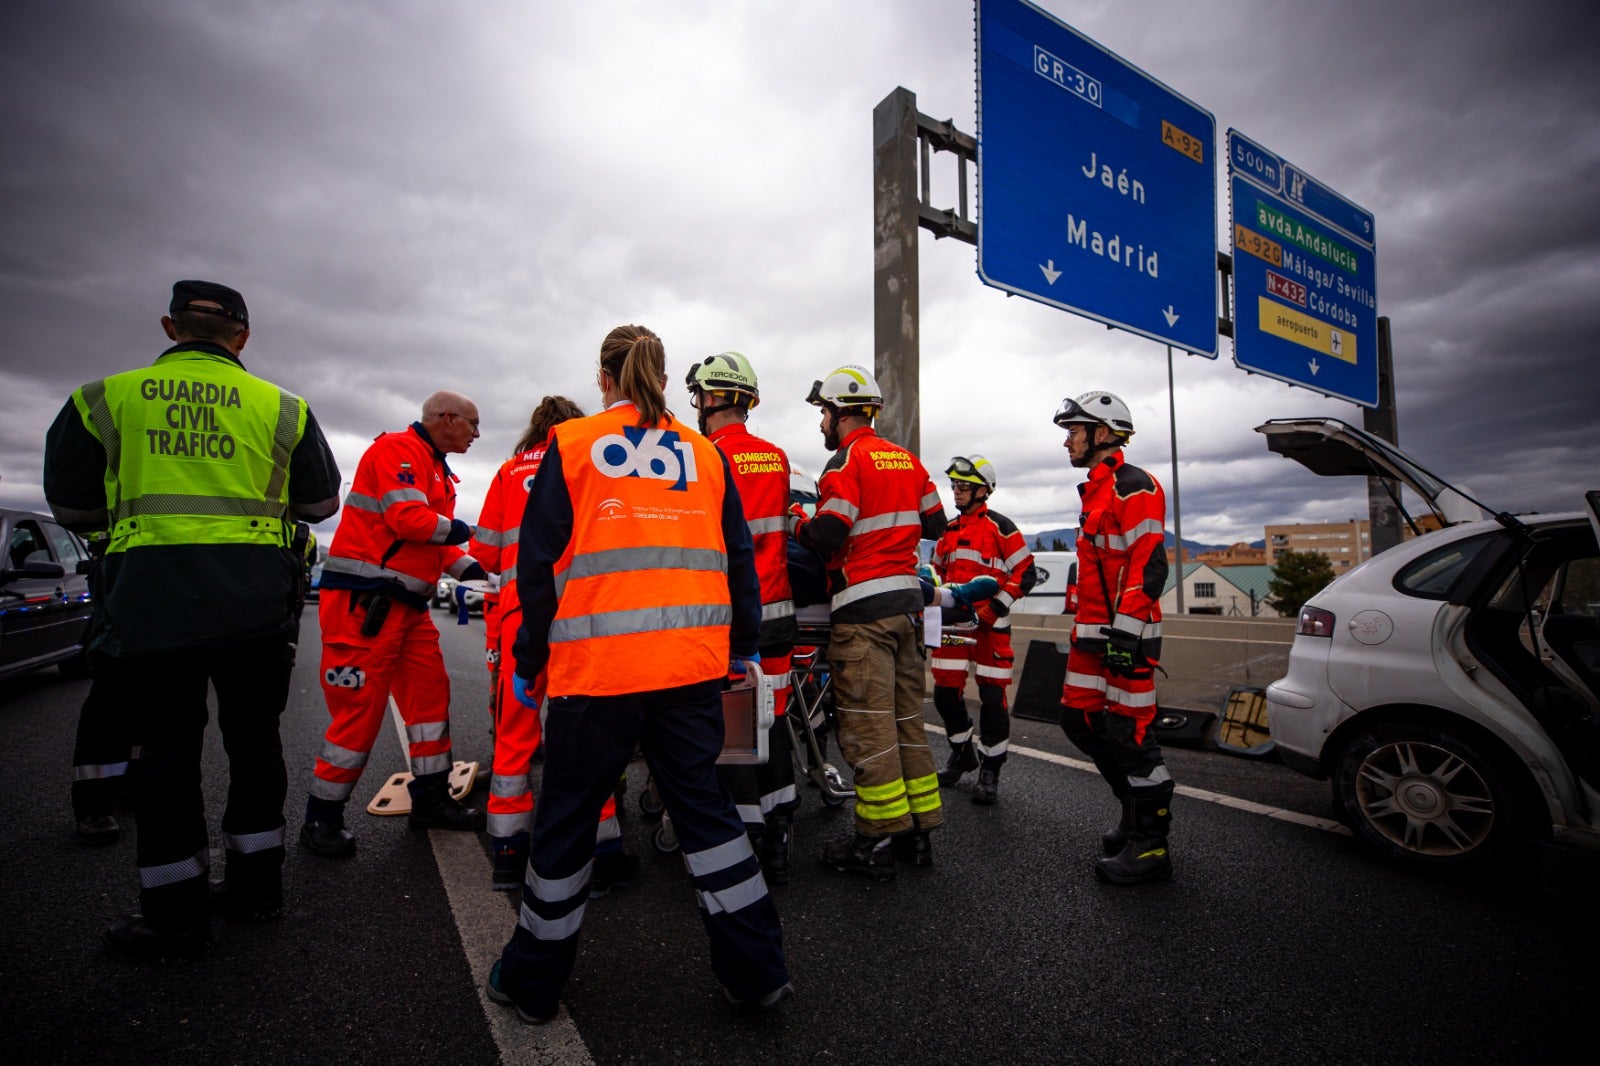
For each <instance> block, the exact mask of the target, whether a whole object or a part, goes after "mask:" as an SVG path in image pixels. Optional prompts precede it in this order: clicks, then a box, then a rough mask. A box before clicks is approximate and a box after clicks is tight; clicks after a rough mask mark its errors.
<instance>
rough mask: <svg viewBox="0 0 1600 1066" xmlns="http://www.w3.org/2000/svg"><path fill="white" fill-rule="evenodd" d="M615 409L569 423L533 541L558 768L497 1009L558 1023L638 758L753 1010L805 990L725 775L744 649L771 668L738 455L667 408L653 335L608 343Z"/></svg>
mask: <svg viewBox="0 0 1600 1066" xmlns="http://www.w3.org/2000/svg"><path fill="white" fill-rule="evenodd" d="M597 384H598V385H599V387H600V390H601V396H602V400H603V402H604V403H605V405H606V409H605V410H604V411H602V412H601V413H600V414H597V415H591V416H590V417H588V418H576V419H572V420H571V421H568V422H563V423H562V424H561V425H559V426H557V427H556V429H555V433H554V435H553V437H552V438H551V445H550V447H549V449H548V450H547V451H546V453H545V457H544V461H543V462H542V464H541V465H540V467H539V473H538V474H537V475H535V476H534V479H533V485H532V487H531V489H530V493H529V498H528V507H527V511H526V512H525V516H524V518H523V522H522V529H521V530H520V533H519V537H518V544H517V591H518V593H519V594H520V596H521V598H522V612H523V615H522V628H521V630H520V632H519V634H518V636H517V643H516V647H515V651H514V654H515V657H516V681H515V682H514V684H515V685H516V687H517V690H518V692H519V693H521V694H522V695H521V696H519V699H525V700H526V701H528V702H531V701H532V696H531V692H532V690H533V687H534V684H535V679H537V678H538V677H539V674H540V672H541V671H545V680H546V691H547V693H548V697H549V706H548V707H547V714H546V717H545V724H544V740H543V743H544V747H545V761H544V772H543V775H542V778H541V783H540V791H539V800H538V803H537V804H535V806H534V814H533V838H532V841H531V845H530V849H531V854H530V856H529V869H528V876H527V883H526V885H525V886H524V888H523V893H522V910H521V914H520V916H519V918H518V920H517V927H516V929H515V930H514V931H513V933H512V935H511V940H510V942H509V943H507V944H506V946H505V949H504V950H503V951H502V952H501V955H500V958H499V960H498V961H496V962H495V964H494V966H493V967H491V968H490V971H489V980H488V995H489V998H490V999H491V1000H493V1001H494V1002H496V1003H500V1004H502V1005H504V1006H507V1007H511V1008H514V1009H515V1010H516V1012H517V1014H518V1016H519V1017H520V1018H521V1019H522V1020H523V1021H524V1022H527V1023H529V1024H535V1025H537V1024H542V1023H544V1022H548V1021H550V1020H551V1019H552V1018H554V1017H555V1016H556V1013H557V1010H558V1006H559V1000H560V996H561V991H562V989H563V988H564V987H565V985H566V983H567V978H568V977H569V976H571V974H572V967H573V962H574V960H575V959H576V957H577V951H578V932H579V929H580V928H581V927H582V924H583V912H584V908H585V906H586V905H587V903H588V900H589V880H590V875H591V873H592V871H593V868H594V825H595V818H596V817H597V816H598V815H599V813H600V808H601V806H602V805H603V804H604V803H605V801H606V798H607V797H608V796H610V795H611V794H612V790H613V789H614V788H615V786H616V783H617V777H618V775H620V774H621V773H622V770H623V768H624V767H626V766H627V764H628V760H629V759H630V758H631V757H632V755H633V752H634V749H635V747H636V746H637V747H638V748H639V749H640V750H641V751H642V752H643V754H644V758H645V761H646V763H647V764H648V765H649V767H650V773H651V775H652V776H653V778H654V779H655V781H656V782H657V783H658V784H659V785H660V787H661V795H662V799H663V800H665V802H666V808H667V813H668V814H669V815H671V817H672V823H673V826H674V828H675V829H676V830H677V834H678V839H679V841H680V842H681V843H682V845H683V858H684V864H685V865H686V866H687V867H688V870H689V880H690V882H691V884H692V885H693V886H694V891H695V897H696V899H697V900H698V901H699V905H700V919H701V921H702V923H703V924H704V926H705V930H706V937H707V939H708V941H709V943H710V955H711V969H712V972H713V973H714V974H715V975H716V978H717V980H718V981H719V982H720V983H721V985H722V987H723V991H724V994H725V995H726V996H727V998H728V999H729V1000H730V1001H731V1002H732V1003H734V1004H735V1005H736V1006H739V1007H744V1008H748V1009H751V1010H770V1009H773V1008H776V1007H777V1006H778V1005H779V1004H780V1003H781V1002H783V1000H784V999H786V998H787V997H788V996H789V994H790V991H791V989H790V986H789V974H788V970H787V969H786V968H785V965H784V959H783V934H782V930H781V928H780V926H779V923H778V911H777V908H776V907H775V906H774V905H773V902H772V898H771V896H770V895H769V894H768V892H767V884H766V881H765V880H764V879H763V877H762V875H761V869H760V867H759V865H758V864H757V860H756V855H755V851H754V850H753V849H752V848H751V847H750V841H749V838H748V837H746V836H745V830H744V824H743V823H742V822H741V821H740V820H739V815H738V813H737V812H736V811H735V810H734V805H733V799H732V798H731V797H730V796H729V795H728V792H727V790H726V789H724V788H723V787H722V785H721V784H720V783H719V782H718V780H717V774H716V760H717V756H718V754H719V753H720V752H721V750H722V744H723V715H722V686H723V684H724V682H725V681H726V679H727V676H728V670H729V665H730V664H729V657H730V654H731V655H732V656H734V657H736V658H739V659H746V660H755V659H757V658H758V656H757V653H756V637H757V633H758V630H759V626H760V621H761V592H760V586H759V584H758V583H757V580H756V571H755V558H754V551H753V550H752V547H751V543H750V529H749V527H748V526H747V525H746V524H745V518H744V511H743V510H742V509H741V507H740V503H739V493H738V490H737V489H736V488H735V487H734V485H733V483H732V481H731V478H730V475H729V472H728V465H727V461H726V460H725V459H724V458H723V457H722V454H721V453H720V452H718V451H717V449H716V448H715V447H714V446H713V445H712V444H711V442H710V441H708V440H706V439H705V438H704V437H702V436H701V435H700V434H698V433H696V432H695V431H694V430H692V429H690V428H689V427H688V426H686V425H684V424H683V423H682V422H679V421H678V420H677V419H676V418H674V417H672V413H671V412H670V411H669V410H667V406H666V398H665V395H664V393H663V389H664V388H665V386H666V352H665V350H664V349H663V348H662V345H661V340H660V338H658V337H657V336H656V335H655V334H654V333H652V332H651V331H650V330H648V329H646V328H644V327H643V326H618V327H617V328H615V329H613V330H612V331H611V332H610V333H609V334H607V336H606V338H605V340H604V342H603V343H602V344H601V346H600V368H599V376H598V382H597Z"/></svg>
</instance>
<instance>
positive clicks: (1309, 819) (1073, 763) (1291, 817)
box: [924, 722, 1350, 836]
mask: <svg viewBox="0 0 1600 1066" xmlns="http://www.w3.org/2000/svg"><path fill="white" fill-rule="evenodd" d="M924 724H925V725H926V726H927V727H928V732H930V733H938V734H939V735H940V736H943V735H944V732H945V731H944V728H943V727H942V726H936V725H934V724H933V723H932V722H927V723H924ZM1009 751H1010V753H1011V754H1012V755H1026V756H1027V757H1028V758H1030V759H1039V760H1042V761H1044V762H1048V763H1054V764H1055V765H1057V766H1066V767H1069V768H1070V769H1073V770H1082V771H1083V772H1085V773H1090V774H1094V775H1095V776H1096V777H1099V776H1100V771H1099V770H1097V769H1096V768H1095V765H1094V763H1091V762H1084V761H1083V760H1082V759H1069V758H1068V757H1067V756H1065V755H1057V754H1055V753H1054V752H1050V751H1040V750H1039V749H1038V748H1021V747H1018V746H1017V745H1015V744H1013V745H1011V747H1010V749H1009ZM1175 791H1176V792H1177V794H1178V795H1180V796H1186V797H1188V798H1189V799H1197V800H1200V801H1201V802H1202V803H1215V804H1216V805H1217V806H1219V807H1231V808H1232V809H1234V810H1236V811H1246V812H1248V813H1250V814H1259V815H1262V816H1264V817H1267V818H1276V819H1277V820H1278V821H1280V822H1293V823H1294V824H1295V825H1303V826H1306V827H1307V828H1310V829H1321V830H1322V831H1323V832H1325V833H1337V834H1339V835H1341V836H1349V835H1350V830H1349V828H1348V827H1346V826H1344V825H1341V824H1340V823H1338V822H1336V821H1333V820H1332V819H1329V818H1316V817H1313V816H1312V815H1309V814H1301V813H1300V812H1299V811H1291V810H1286V809H1284V808H1282V807H1269V806H1267V805H1266V804H1265V803H1256V802H1254V801H1253V800H1247V799H1239V798H1238V797H1237V796H1227V795H1224V794H1223V793H1221V792H1208V791H1206V790H1205V789H1203V788H1191V787H1189V786H1188V785H1178V786H1177V788H1176V789H1175Z"/></svg>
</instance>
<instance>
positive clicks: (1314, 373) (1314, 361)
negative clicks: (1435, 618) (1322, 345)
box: [1306, 359, 1317, 377]
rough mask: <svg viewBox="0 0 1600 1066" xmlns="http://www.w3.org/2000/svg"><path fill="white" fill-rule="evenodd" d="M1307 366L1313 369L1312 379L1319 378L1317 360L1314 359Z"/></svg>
mask: <svg viewBox="0 0 1600 1066" xmlns="http://www.w3.org/2000/svg"><path fill="white" fill-rule="evenodd" d="M1306 365H1307V366H1309V367H1311V376H1312V377H1316V376H1317V361H1316V360H1315V359H1313V360H1311V362H1310V363H1308V364H1306Z"/></svg>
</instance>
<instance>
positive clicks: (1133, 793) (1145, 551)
mask: <svg viewBox="0 0 1600 1066" xmlns="http://www.w3.org/2000/svg"><path fill="white" fill-rule="evenodd" d="M1078 492H1079V494H1080V496H1081V497H1082V499H1083V512H1082V514H1081V515H1079V519H1078V545H1077V547H1078V588H1077V592H1078V612H1077V615H1076V617H1075V618H1074V619H1073V623H1074V624H1073V627H1072V647H1071V650H1070V651H1069V652H1068V653H1067V676H1066V684H1065V686H1064V687H1063V690H1062V694H1061V704H1062V708H1063V712H1062V719H1061V725H1062V729H1063V730H1064V731H1065V732H1066V734H1067V737H1068V738H1069V739H1071V740H1072V741H1073V743H1075V744H1076V745H1077V746H1078V747H1079V748H1080V749H1082V750H1083V752H1084V753H1085V754H1086V755H1088V756H1089V757H1090V759H1092V760H1093V761H1094V764H1095V766H1096V767H1097V768H1098V769H1099V770H1100V773H1101V776H1103V777H1104V778H1105V779H1106V782H1107V784H1109V785H1110V786H1111V790H1112V792H1113V793H1115V794H1116V795H1117V796H1118V797H1119V798H1122V799H1132V800H1135V801H1138V800H1141V799H1161V800H1165V799H1169V798H1170V797H1171V795H1172V787H1173V786H1172V778H1171V776H1170V775H1169V774H1168V772H1167V768H1166V766H1165V764H1164V762H1163V760H1162V757H1161V748H1160V746H1159V745H1158V744H1157V743H1156V740H1155V737H1154V735H1153V734H1152V733H1151V732H1150V723H1151V722H1152V721H1154V720H1155V716H1156V692H1155V678H1154V670H1153V667H1154V666H1155V665H1156V664H1157V663H1158V662H1159V661H1160V658H1161V593H1162V590H1163V589H1164V588H1165V586H1166V581H1167V551H1166V536H1165V521H1166V513H1167V504H1166V496H1165V494H1164V493H1163V492H1162V491H1161V486H1160V484H1158V483H1157V482H1156V480H1155V478H1153V477H1151V476H1150V474H1148V473H1147V472H1146V471H1144V470H1142V469H1140V468H1139V467H1136V466H1131V465H1129V464H1128V463H1126V462H1124V461H1123V458H1122V451H1121V449H1118V450H1117V451H1114V452H1112V453H1111V454H1110V455H1109V456H1107V457H1106V458H1105V459H1104V460H1102V461H1101V462H1099V463H1097V464H1096V465H1095V466H1094V467H1093V468H1092V469H1091V470H1090V471H1089V478H1088V480H1087V481H1085V482H1084V483H1083V484H1082V485H1080V486H1079V487H1078ZM1107 628H1113V629H1117V630H1120V631H1121V632H1123V633H1127V634H1129V635H1131V636H1133V637H1136V638H1138V640H1139V642H1140V643H1139V657H1138V659H1139V661H1138V664H1137V666H1136V667H1135V669H1133V670H1132V671H1130V672H1129V674H1130V675H1131V676H1119V675H1117V674H1114V673H1112V672H1111V671H1110V670H1108V669H1107V668H1106V664H1105V657H1104V653H1105V648H1106V635H1105V633H1104V632H1103V631H1104V630H1105V629H1107Z"/></svg>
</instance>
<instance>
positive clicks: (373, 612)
mask: <svg viewBox="0 0 1600 1066" xmlns="http://www.w3.org/2000/svg"><path fill="white" fill-rule="evenodd" d="M393 602H394V598H393V597H392V596H390V595H389V593H388V592H387V591H380V592H362V593H359V594H357V596H356V598H355V603H356V606H358V607H360V608H361V610H362V611H363V612H365V613H366V618H365V620H363V621H362V623H361V635H362V636H364V637H375V636H377V635H378V633H379V632H380V631H381V630H382V629H383V620H384V619H385V618H388V617H389V607H390V605H391V604H392V603H393Z"/></svg>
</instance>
